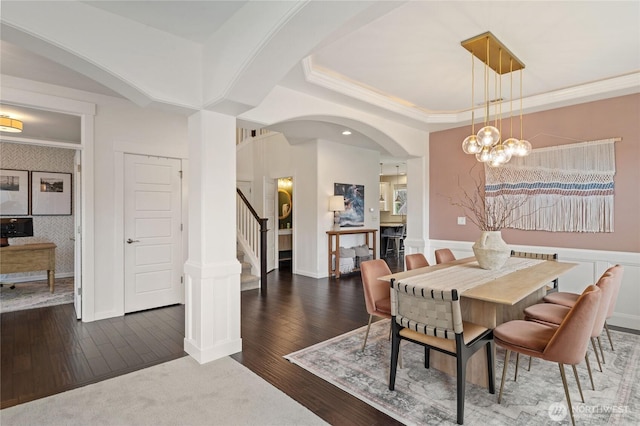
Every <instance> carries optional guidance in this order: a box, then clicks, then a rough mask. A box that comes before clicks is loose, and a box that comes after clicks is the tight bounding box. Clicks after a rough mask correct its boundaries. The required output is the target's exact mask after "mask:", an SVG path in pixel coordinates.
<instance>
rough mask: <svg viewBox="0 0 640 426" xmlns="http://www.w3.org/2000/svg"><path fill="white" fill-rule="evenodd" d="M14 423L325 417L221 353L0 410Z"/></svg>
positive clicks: (308, 420)
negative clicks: (204, 360) (200, 361)
mask: <svg viewBox="0 0 640 426" xmlns="http://www.w3.org/2000/svg"><path fill="white" fill-rule="evenodd" d="M0 423H1V424H2V425H3V426H14V425H16V426H17V425H82V426H85V425H92V426H95V425H114V426H115V425H117V426H127V425H132V426H133V425H135V426H140V425H154V426H156V425H194V426H196V425H279V426H280V425H326V423H325V422H324V421H323V420H322V419H321V418H319V417H318V416H316V415H315V414H313V413H312V412H311V411H309V410H308V409H307V408H305V407H304V406H302V405H301V404H299V403H298V402H296V401H295V400H293V399H292V398H290V397H289V396H287V395H286V394H285V393H284V392H282V391H280V390H279V389H277V388H276V387H274V386H272V385H270V384H269V383H268V382H267V381H266V380H264V379H262V378H261V377H259V376H258V375H257V374H255V373H254V372H252V371H251V370H249V369H248V368H246V367H245V366H243V365H242V364H240V363H238V362H236V361H235V360H233V359H231V358H229V357H224V358H221V359H218V360H216V361H212V362H209V363H207V364H203V365H200V364H198V363H197V362H196V361H195V360H194V359H193V358H191V357H184V358H180V359H177V360H174V361H170V362H166V363H164V364H159V365H156V366H153V367H149V368H145V369H144V370H139V371H136V372H133V373H130V374H126V375H124V376H119V377H116V378H113V379H109V380H105V381H103V382H99V383H95V384H92V385H88V386H85V387H82V388H78V389H74V390H71V391H68V392H64V393H61V394H57V395H53V396H50V397H48V398H43V399H38V400H36V401H32V402H27V403H25V404H20V405H16V406H13V407H9V408H5V409H4V410H1V411H0Z"/></svg>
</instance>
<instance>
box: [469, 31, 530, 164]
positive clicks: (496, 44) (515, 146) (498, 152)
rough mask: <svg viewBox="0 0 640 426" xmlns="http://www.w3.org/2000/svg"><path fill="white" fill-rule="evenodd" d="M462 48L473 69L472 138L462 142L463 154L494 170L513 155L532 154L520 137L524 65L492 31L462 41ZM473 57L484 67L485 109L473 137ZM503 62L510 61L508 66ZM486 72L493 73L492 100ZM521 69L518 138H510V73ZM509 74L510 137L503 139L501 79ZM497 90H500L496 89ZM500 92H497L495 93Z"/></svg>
mask: <svg viewBox="0 0 640 426" xmlns="http://www.w3.org/2000/svg"><path fill="white" fill-rule="evenodd" d="M461 44H462V46H463V47H464V48H465V49H467V50H468V51H469V52H471V55H472V58H471V67H472V93H471V103H472V109H471V112H472V115H471V119H472V127H471V130H472V135H471V136H468V137H467V138H465V139H464V140H463V141H462V150H463V151H464V152H465V153H466V154H475V156H476V159H477V160H478V161H480V162H484V163H487V165H489V166H493V167H497V166H499V165H502V164H505V163H507V162H509V161H510V160H511V158H512V157H513V156H520V155H527V154H528V153H529V152H530V151H531V144H530V143H529V142H528V141H526V140H525V139H524V137H523V134H524V133H523V124H522V122H523V120H522V70H523V69H524V67H525V66H524V64H523V63H522V62H521V61H520V60H519V59H518V58H517V57H515V56H514V55H513V53H511V52H510V51H509V49H507V48H506V46H505V45H504V44H502V43H501V42H500V41H499V40H498V39H497V38H496V37H495V36H494V35H493V34H491V32H485V33H482V34H480V35H477V36H475V37H472V38H469V39H467V40H464V41H462V42H461ZM474 57H476V58H478V59H479V60H480V61H482V63H483V64H484V109H485V111H484V112H485V119H484V126H483V127H482V128H481V129H480V130H479V131H478V133H477V134H475V135H474V134H473V130H474V124H475V120H474V115H473V113H474V109H473V108H474V102H473V97H474V87H473V82H475V78H474V75H473V71H474V67H473V65H474ZM503 59H507V60H509V63H508V64H507V62H504V60H503ZM489 69H491V70H493V71H494V72H495V85H494V88H495V92H496V93H495V94H496V96H495V99H494V100H489V99H490V94H489V93H490V84H489V82H490V80H489V73H490V71H489ZM518 70H520V139H518V138H516V137H514V136H513V130H514V129H513V118H514V114H513V73H514V71H518ZM507 73H510V74H511V79H510V82H511V87H510V89H511V96H510V115H509V119H510V135H509V138H507V139H506V140H504V141H503V140H502V138H503V136H504V135H502V130H503V128H502V103H503V99H502V76H503V75H504V74H507ZM498 88H499V89H498ZM498 90H499V93H498ZM492 103H493V104H495V105H494V107H495V123H491V122H490V108H491V104H492Z"/></svg>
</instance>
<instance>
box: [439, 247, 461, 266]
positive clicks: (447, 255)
mask: <svg viewBox="0 0 640 426" xmlns="http://www.w3.org/2000/svg"><path fill="white" fill-rule="evenodd" d="M435 254H436V264H440V263H447V262H453V261H454V260H456V257H455V256H454V255H453V253H452V252H451V250H449V249H448V248H444V249H438V250H436V251H435Z"/></svg>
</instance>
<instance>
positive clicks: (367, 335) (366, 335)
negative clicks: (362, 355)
mask: <svg viewBox="0 0 640 426" xmlns="http://www.w3.org/2000/svg"><path fill="white" fill-rule="evenodd" d="M372 319H373V315H369V324H368V325H367V332H366V333H365V335H364V342H362V349H360V351H361V352H364V346H365V345H366V344H367V337H369V329H370V328H371V320H372Z"/></svg>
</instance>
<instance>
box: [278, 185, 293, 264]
mask: <svg viewBox="0 0 640 426" xmlns="http://www.w3.org/2000/svg"><path fill="white" fill-rule="evenodd" d="M277 207H278V210H277V215H278V268H279V269H281V270H285V271H289V272H291V271H292V270H293V177H291V176H288V177H282V178H279V179H278V204H277Z"/></svg>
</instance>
